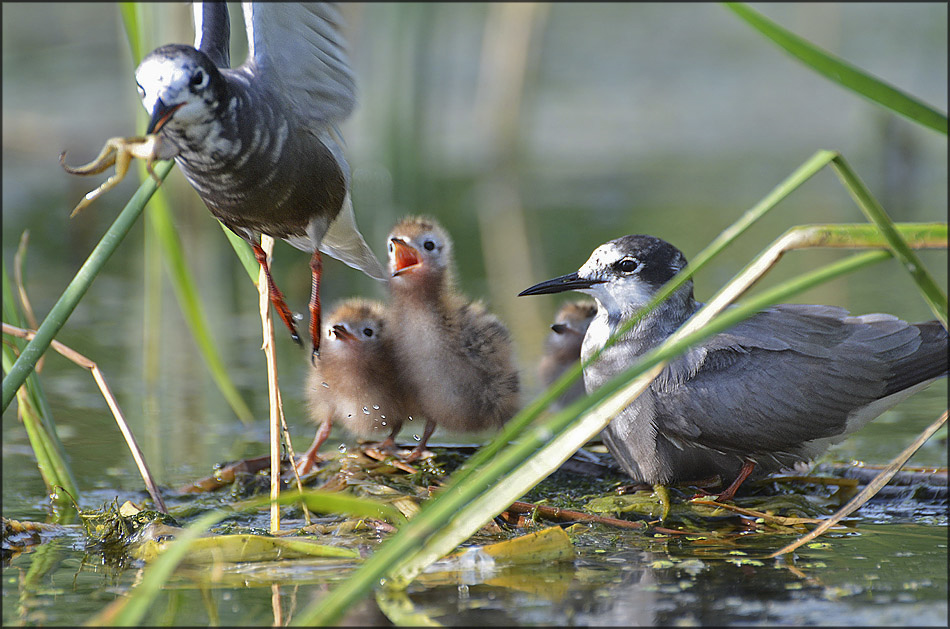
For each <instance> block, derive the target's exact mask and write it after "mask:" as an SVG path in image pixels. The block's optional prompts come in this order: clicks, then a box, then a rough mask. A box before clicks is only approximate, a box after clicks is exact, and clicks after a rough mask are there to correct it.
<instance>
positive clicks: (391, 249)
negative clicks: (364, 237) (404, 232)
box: [389, 240, 393, 253]
mask: <svg viewBox="0 0 950 629" xmlns="http://www.w3.org/2000/svg"><path fill="white" fill-rule="evenodd" d="M392 252H393V241H391V240H390V241H389V253H392Z"/></svg>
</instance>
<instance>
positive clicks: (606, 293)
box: [521, 235, 948, 500]
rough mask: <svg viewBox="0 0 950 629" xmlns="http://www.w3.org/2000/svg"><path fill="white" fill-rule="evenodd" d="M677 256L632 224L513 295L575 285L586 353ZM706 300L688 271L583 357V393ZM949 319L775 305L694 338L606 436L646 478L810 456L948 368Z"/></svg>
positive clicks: (661, 479)
mask: <svg viewBox="0 0 950 629" xmlns="http://www.w3.org/2000/svg"><path fill="white" fill-rule="evenodd" d="M684 266H686V258H685V257H684V256H683V254H682V253H681V252H680V251H679V250H678V249H677V248H676V247H674V246H673V245H671V244H669V243H668V242H665V241H663V240H660V239H659V238H655V237H653V236H644V235H630V236H623V237H621V238H617V239H615V240H611V241H610V242H608V243H606V244H603V245H601V246H600V247H598V248H597V249H595V250H594V252H593V253H592V254H591V256H590V258H589V259H588V260H587V262H585V263H584V265H583V266H582V267H581V268H580V269H579V270H578V271H577V272H575V273H569V274H567V275H563V276H561V277H558V278H555V279H552V280H549V281H547V282H542V283H540V284H536V285H535V286H532V287H530V288H528V289H526V290H524V291H523V292H522V293H521V295H540V294H544V293H557V292H561V291H567V290H576V291H580V292H582V293H586V294H588V295H590V296H592V297H593V298H594V299H595V300H596V302H597V314H596V315H595V317H594V320H593V321H592V322H591V324H590V327H589V328H588V330H587V334H586V335H585V337H584V342H583V346H582V350H581V356H582V359H583V360H585V361H586V360H588V359H589V358H590V357H591V356H592V355H593V354H594V353H595V352H596V351H598V350H600V349H601V348H602V347H603V346H604V345H605V343H606V341H607V339H608V338H609V337H610V336H611V335H612V334H613V333H614V332H615V331H616V330H617V329H618V328H619V327H620V326H621V325H622V324H623V323H624V322H625V321H626V320H628V319H629V318H630V317H631V316H633V315H634V314H635V313H636V312H637V311H638V310H640V309H641V308H642V307H643V306H645V305H646V304H647V303H648V302H649V301H650V299H651V298H652V297H653V296H654V295H655V294H656V293H657V291H658V290H659V289H660V287H661V286H663V285H664V284H665V283H666V282H668V281H669V280H670V279H671V278H672V277H673V276H674V275H676V273H678V272H679V271H680V270H682V269H683V267H684ZM702 306H703V304H702V303H700V302H697V301H696V300H695V299H694V298H693V283H692V281H691V280H689V281H687V282H685V283H684V284H683V285H682V286H680V288H679V289H677V290H676V291H675V292H674V293H673V294H672V295H671V296H670V297H669V298H668V299H667V300H665V301H664V302H663V303H661V304H660V305H659V306H657V308H655V309H654V310H652V311H651V312H649V313H648V314H646V315H645V316H644V317H643V318H642V319H641V320H640V321H639V322H638V323H637V324H635V325H634V326H633V327H632V328H631V329H630V330H629V331H628V332H627V333H626V334H625V335H624V336H623V337H622V338H621V339H620V340H618V342H617V343H615V344H614V345H612V346H611V347H609V348H607V349H606V350H605V351H604V353H603V354H602V355H601V356H600V358H599V359H598V360H597V361H596V362H594V363H593V364H591V365H588V366H587V367H586V368H585V369H584V384H585V387H586V389H587V391H588V393H590V392H591V391H593V390H595V389H597V388H598V387H600V386H601V385H603V384H604V383H605V382H607V381H608V380H610V379H611V378H612V377H614V376H616V375H617V374H618V373H620V372H621V371H623V370H624V369H625V368H627V367H629V366H630V365H631V364H632V363H633V362H635V361H636V360H637V358H638V357H639V356H640V355H642V354H644V353H645V352H647V351H649V350H651V349H653V348H654V347H656V346H657V345H659V344H660V343H661V342H663V341H664V340H665V339H666V338H667V337H669V336H670V335H671V334H672V333H673V332H675V331H676V330H677V329H678V328H679V327H680V326H681V325H682V324H683V323H684V322H685V321H686V320H687V319H689V318H690V317H691V316H692V315H693V314H694V313H695V312H696V311H697V310H699V309H700V308H701V307H702ZM947 347H948V343H947V330H946V329H945V328H944V327H943V326H942V325H941V324H940V323H939V322H938V321H927V322H924V323H915V324H910V323H907V322H905V321H901V320H900V319H898V318H897V317H894V316H892V315H887V314H867V315H862V316H850V315H849V314H848V312H847V311H845V310H844V309H842V308H836V307H833V306H812V305H798V304H783V305H777V306H773V307H771V308H768V309H766V310H763V311H762V312H760V313H758V314H756V315H753V316H752V317H750V318H749V319H746V320H745V321H743V322H741V323H738V324H736V325H735V326H734V327H732V328H730V329H729V330H727V331H725V332H722V333H720V334H718V335H715V336H713V337H711V338H709V339H707V340H706V341H703V342H702V343H700V344H699V345H696V346H694V347H692V348H691V349H690V350H688V351H687V352H686V353H685V354H683V355H681V356H680V357H679V358H675V359H673V360H672V361H670V363H669V364H668V365H667V366H666V368H664V369H663V371H662V372H661V373H660V375H659V376H658V377H657V378H656V379H655V380H654V381H653V383H652V384H651V385H650V387H649V388H648V389H647V390H645V391H644V392H643V393H642V394H641V395H640V396H639V397H638V398H636V399H635V400H634V401H633V402H632V403H631V404H630V405H629V406H628V407H627V408H625V409H624V410H623V411H621V412H620V414H618V415H617V417H616V418H614V419H613V420H612V421H611V422H610V424H609V425H608V426H607V427H606V428H605V429H604V432H603V435H604V441H605V442H606V444H607V447H608V449H609V450H610V452H611V453H612V454H613V456H614V457H615V458H616V459H617V461H618V462H619V463H620V465H621V466H622V467H623V469H624V470H625V471H626V472H627V474H629V475H630V477H631V478H633V479H634V480H636V481H639V482H646V483H650V484H654V485H665V484H668V483H671V482H678V481H691V480H698V479H701V478H707V477H710V476H713V475H717V474H718V475H719V476H720V477H721V478H723V479H730V478H734V479H735V481H734V482H733V483H732V484H731V485H730V486H729V487H728V488H727V489H726V490H725V491H724V492H723V493H722V494H720V496H719V498H720V500H730V499H732V497H733V496H734V494H735V491H736V489H738V487H739V485H740V484H741V483H742V481H743V480H745V478H746V477H748V476H749V474H751V473H752V471H753V470H757V472H760V473H768V472H773V471H776V470H779V469H783V468H788V467H790V466H792V465H794V464H796V463H799V462H802V461H808V460H810V459H812V458H814V457H816V456H817V455H818V454H820V453H821V452H823V451H824V450H825V449H826V448H827V447H828V446H829V445H830V444H832V443H835V442H838V441H841V440H843V439H844V438H845V437H847V436H848V435H849V434H851V433H852V432H854V431H856V430H858V429H859V428H861V427H862V426H864V425H865V424H866V423H868V422H869V421H871V420H872V419H874V418H875V417H877V416H879V415H880V414H881V413H883V412H884V411H885V410H887V409H888V408H890V407H891V406H893V405H894V404H896V403H897V402H899V401H901V400H902V399H904V398H906V397H908V396H910V395H911V394H913V393H915V392H916V391H918V390H920V389H922V388H924V387H926V386H927V385H928V384H930V383H931V382H932V381H933V380H934V379H936V378H938V377H940V376H943V375H946V373H947V364H948V350H947Z"/></svg>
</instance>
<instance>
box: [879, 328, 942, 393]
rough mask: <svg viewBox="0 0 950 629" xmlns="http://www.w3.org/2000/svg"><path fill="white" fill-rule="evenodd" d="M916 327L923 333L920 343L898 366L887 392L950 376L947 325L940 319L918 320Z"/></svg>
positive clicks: (889, 381) (890, 379)
mask: <svg viewBox="0 0 950 629" xmlns="http://www.w3.org/2000/svg"><path fill="white" fill-rule="evenodd" d="M913 326H914V327H915V328H917V330H918V331H919V332H920V346H919V347H918V348H917V350H916V351H914V352H913V353H912V354H910V355H908V356H907V357H906V358H905V359H904V360H902V361H900V362H899V363H898V364H897V365H896V366H895V367H896V368H895V370H894V373H893V374H892V377H891V378H889V379H888V381H887V389H886V390H885V392H884V395H891V394H893V393H897V392H899V391H902V390H904V389H907V388H910V387H912V386H914V385H916V384H918V383H920V382H925V381H927V380H932V379H934V378H939V377H940V376H945V375H947V369H948V363H950V346H948V337H947V330H946V328H944V327H943V325H942V324H941V323H940V322H939V321H936V320H934V321H926V322H924V323H915V324H913Z"/></svg>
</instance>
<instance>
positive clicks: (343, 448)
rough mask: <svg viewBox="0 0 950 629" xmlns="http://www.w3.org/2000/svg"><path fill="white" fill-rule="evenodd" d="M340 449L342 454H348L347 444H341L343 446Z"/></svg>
mask: <svg viewBox="0 0 950 629" xmlns="http://www.w3.org/2000/svg"><path fill="white" fill-rule="evenodd" d="M338 449H339V450H340V452H341V453H343V454H345V453H346V444H345V443H341V444H340V447H339V448H338Z"/></svg>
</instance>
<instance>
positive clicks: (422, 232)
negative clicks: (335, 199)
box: [386, 216, 519, 460]
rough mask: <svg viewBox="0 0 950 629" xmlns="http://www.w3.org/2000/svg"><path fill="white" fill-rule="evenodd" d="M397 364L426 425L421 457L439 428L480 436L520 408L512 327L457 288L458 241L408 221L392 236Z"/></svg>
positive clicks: (421, 220)
mask: <svg viewBox="0 0 950 629" xmlns="http://www.w3.org/2000/svg"><path fill="white" fill-rule="evenodd" d="M388 251H389V272H390V274H391V275H392V277H391V278H390V281H389V287H390V294H391V296H392V303H391V304H390V307H389V309H388V310H387V313H386V314H387V328H388V330H390V332H391V334H392V341H393V347H394V348H395V363H396V365H397V368H398V370H399V372H400V375H401V376H402V377H404V378H405V379H406V381H407V383H408V386H409V392H410V395H411V397H412V399H413V400H414V403H415V404H416V405H418V408H419V410H420V411H421V414H422V416H424V417H425V418H426V427H425V432H424V433H423V436H422V439H421V442H420V443H419V445H418V446H417V447H416V448H415V450H413V452H412V453H411V454H410V455H409V458H410V460H412V459H415V458H418V457H419V456H421V455H422V453H423V452H424V451H425V446H426V443H427V442H428V440H429V437H430V436H431V435H432V433H433V431H434V430H435V428H436V426H443V427H445V428H446V429H448V430H450V431H454V432H476V431H480V430H484V429H488V428H498V427H500V426H502V425H503V424H504V423H505V422H506V421H508V419H510V418H511V417H512V415H514V414H515V412H517V410H518V408H519V383H518V372H517V369H516V368H515V365H514V360H513V357H512V349H511V337H510V335H509V333H508V329H507V328H506V327H505V325H504V324H503V323H502V322H501V321H500V320H499V319H498V318H497V317H496V316H495V315H493V314H492V313H490V312H488V311H487V310H486V309H485V307H484V306H483V305H482V304H481V303H479V302H473V301H470V300H468V299H466V298H465V297H464V296H463V295H461V294H459V293H458V291H457V290H456V289H455V286H454V263H453V258H452V241H451V239H450V238H449V236H448V234H447V233H446V231H445V230H444V229H443V228H442V227H441V226H440V225H439V224H438V223H437V222H436V221H434V220H433V219H431V218H425V217H416V216H413V217H409V218H406V219H404V220H402V221H401V222H400V223H398V224H397V225H396V226H395V227H394V228H393V230H392V232H390V234H389V244H388Z"/></svg>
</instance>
